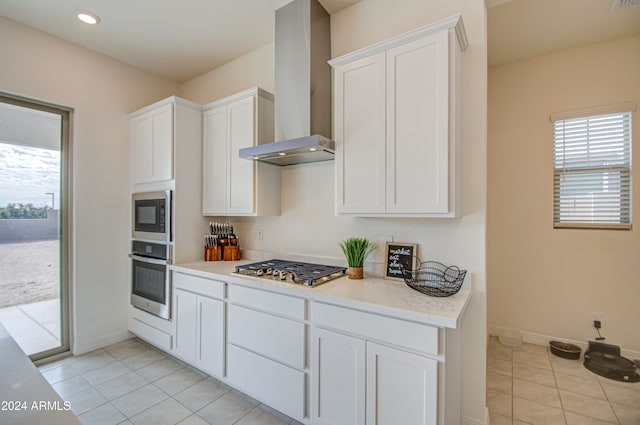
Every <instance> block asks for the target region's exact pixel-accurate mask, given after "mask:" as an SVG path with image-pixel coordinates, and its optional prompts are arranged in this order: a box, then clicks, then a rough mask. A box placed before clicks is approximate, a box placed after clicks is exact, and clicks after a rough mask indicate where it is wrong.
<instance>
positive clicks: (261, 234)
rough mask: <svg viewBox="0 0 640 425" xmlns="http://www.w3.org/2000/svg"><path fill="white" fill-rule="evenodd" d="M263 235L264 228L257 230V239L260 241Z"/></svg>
mask: <svg viewBox="0 0 640 425" xmlns="http://www.w3.org/2000/svg"><path fill="white" fill-rule="evenodd" d="M263 236H264V235H263V232H262V230H256V239H258V240H259V241H261V240H262V237H263Z"/></svg>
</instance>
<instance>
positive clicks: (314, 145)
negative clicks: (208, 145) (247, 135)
mask: <svg viewBox="0 0 640 425" xmlns="http://www.w3.org/2000/svg"><path fill="white" fill-rule="evenodd" d="M330 58H331V26H330V18H329V14H328V13H327V12H326V10H324V8H323V7H322V5H321V4H320V3H319V2H318V1H317V0H294V1H293V2H291V3H289V4H287V5H285V6H283V7H281V8H280V9H278V10H276V28H275V64H276V65H275V67H276V69H275V92H276V93H275V120H276V122H275V128H276V134H275V140H277V141H276V142H275V143H268V144H264V145H258V146H253V147H250V148H245V149H240V158H246V159H252V160H259V161H265V162H269V163H271V164H276V165H293V164H300V163H306V162H316V161H327V160H331V159H333V156H334V143H333V141H331V139H329V138H328V137H327V136H329V135H330V134H331V67H330V66H329V64H328V63H327V61H328V60H329V59H330Z"/></svg>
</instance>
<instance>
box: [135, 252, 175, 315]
mask: <svg viewBox="0 0 640 425" xmlns="http://www.w3.org/2000/svg"><path fill="white" fill-rule="evenodd" d="M171 248H172V246H171V245H170V244H168V243H157V242H147V241H139V240H133V241H132V243H131V254H129V257H130V258H131V305H132V306H134V307H136V308H139V309H142V310H144V311H146V312H148V313H151V314H155V315H156V316H159V317H161V318H163V319H167V320H169V318H170V317H171V272H170V271H169V265H170V264H171V257H172V249H171Z"/></svg>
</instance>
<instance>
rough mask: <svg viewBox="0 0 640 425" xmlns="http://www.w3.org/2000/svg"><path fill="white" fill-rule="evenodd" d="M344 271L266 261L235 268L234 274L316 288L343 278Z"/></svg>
mask: <svg viewBox="0 0 640 425" xmlns="http://www.w3.org/2000/svg"><path fill="white" fill-rule="evenodd" d="M346 270H347V268H346V267H335V266H325V265H322V264H311V263H302V262H300V261H287V260H268V261H260V262H257V263H252V264H245V265H243V266H236V271H235V273H237V274H241V275H246V276H256V277H261V278H264V279H270V280H278V281H283V282H289V283H297V284H300V285H306V286H317V285H320V284H322V283H325V282H328V281H330V280H332V279H336V278H338V277H341V276H344V274H345V272H346Z"/></svg>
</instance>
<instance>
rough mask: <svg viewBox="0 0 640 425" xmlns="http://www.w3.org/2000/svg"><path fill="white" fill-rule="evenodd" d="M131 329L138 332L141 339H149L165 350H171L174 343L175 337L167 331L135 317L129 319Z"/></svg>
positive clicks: (132, 331) (149, 341) (148, 340)
mask: <svg viewBox="0 0 640 425" xmlns="http://www.w3.org/2000/svg"><path fill="white" fill-rule="evenodd" d="M129 331H131V333H134V334H136V335H137V336H138V337H140V339H142V340H145V341H147V342H148V343H150V344H151V345H155V346H156V347H158V348H160V349H161V350H164V351H167V352H169V351H171V349H172V348H173V347H172V344H173V337H172V336H171V335H169V334H167V333H164V332H162V331H161V330H158V329H156V328H154V327H153V326H149V325H147V324H146V323H143V322H141V321H139V320H137V319H135V318H132V319H130V320H129Z"/></svg>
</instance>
